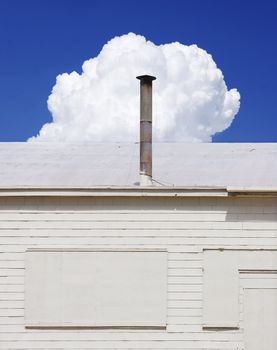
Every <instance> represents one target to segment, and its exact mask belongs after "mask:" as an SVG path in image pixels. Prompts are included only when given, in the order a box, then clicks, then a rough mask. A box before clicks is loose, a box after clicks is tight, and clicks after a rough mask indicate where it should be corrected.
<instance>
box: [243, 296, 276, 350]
mask: <svg viewBox="0 0 277 350" xmlns="http://www.w3.org/2000/svg"><path fill="white" fill-rule="evenodd" d="M276 325H277V289H245V290H244V329H245V334H244V335H245V350H276V349H277V332H276Z"/></svg>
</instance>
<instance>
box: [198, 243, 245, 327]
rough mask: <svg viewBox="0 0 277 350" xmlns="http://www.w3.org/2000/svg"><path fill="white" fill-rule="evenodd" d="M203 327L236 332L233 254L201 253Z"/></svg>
mask: <svg viewBox="0 0 277 350" xmlns="http://www.w3.org/2000/svg"><path fill="white" fill-rule="evenodd" d="M203 283H204V286H203V294H204V295H203V327H226V328H237V327H238V324H239V273H238V262H237V253H236V252H234V251H219V250H207V251H204V280H203Z"/></svg>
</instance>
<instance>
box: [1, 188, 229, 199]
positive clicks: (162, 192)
mask: <svg viewBox="0 0 277 350" xmlns="http://www.w3.org/2000/svg"><path fill="white" fill-rule="evenodd" d="M227 196H228V192H227V191H226V189H225V188H209V187H205V188H200V187H195V188H194V187H193V188H191V187H165V186H164V187H163V186H157V187H154V186H153V187H91V188H81V187H80V188H78V187H74V188H35V187H32V188H31V187H30V188H29V187H28V188H27V187H25V188H22V187H18V188H4V187H0V197H227Z"/></svg>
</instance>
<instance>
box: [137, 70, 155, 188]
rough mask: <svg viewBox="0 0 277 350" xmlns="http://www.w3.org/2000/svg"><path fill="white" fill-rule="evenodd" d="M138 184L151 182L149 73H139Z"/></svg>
mask: <svg viewBox="0 0 277 350" xmlns="http://www.w3.org/2000/svg"><path fill="white" fill-rule="evenodd" d="M137 79H139V80H140V185H141V186H151V185H152V184H153V183H152V81H153V80H155V79H156V78H155V77H152V76H151V75H140V76H138V77H137Z"/></svg>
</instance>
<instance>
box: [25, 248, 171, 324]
mask: <svg viewBox="0 0 277 350" xmlns="http://www.w3.org/2000/svg"><path fill="white" fill-rule="evenodd" d="M25 290H26V294H25V322H26V326H28V327H74V326H78V327H165V326H166V303H167V301H166V299H167V253H166V252H165V251H143V250H141V251H122V250H119V251H109V250H106V251H86V250H83V251H74V250H71V251H36V250H32V251H27V252H26V278H25Z"/></svg>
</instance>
